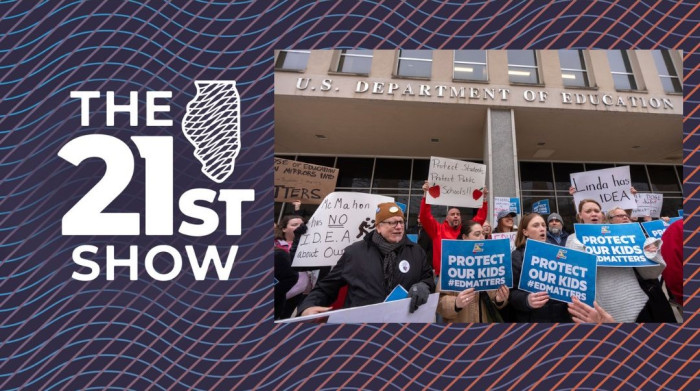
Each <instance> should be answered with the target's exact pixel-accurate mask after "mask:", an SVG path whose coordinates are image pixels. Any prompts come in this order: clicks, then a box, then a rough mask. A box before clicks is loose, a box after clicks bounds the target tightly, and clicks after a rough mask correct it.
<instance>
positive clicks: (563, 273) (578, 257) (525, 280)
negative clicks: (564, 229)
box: [518, 232, 596, 306]
mask: <svg viewBox="0 0 700 391" xmlns="http://www.w3.org/2000/svg"><path fill="white" fill-rule="evenodd" d="M577 233H578V232H577ZM595 278H596V258H595V256H593V255H590V254H586V253H584V252H582V251H576V250H572V249H569V248H561V247H560V246H555V245H553V244H549V243H545V242H538V241H535V240H530V239H528V240H527V244H526V245H525V256H524V257H523V268H522V271H521V273H520V284H519V286H518V289H520V290H523V291H526V292H532V293H537V292H547V294H548V295H549V297H550V298H551V299H554V300H559V301H563V302H566V303H571V297H572V296H576V297H577V298H578V299H579V300H581V301H582V302H584V303H586V304H588V305H590V306H593V300H595Z"/></svg>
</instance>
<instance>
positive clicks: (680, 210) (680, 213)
mask: <svg viewBox="0 0 700 391" xmlns="http://www.w3.org/2000/svg"><path fill="white" fill-rule="evenodd" d="M678 216H680V217H683V209H678Z"/></svg>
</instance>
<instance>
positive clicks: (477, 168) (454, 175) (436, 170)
mask: <svg viewBox="0 0 700 391" xmlns="http://www.w3.org/2000/svg"><path fill="white" fill-rule="evenodd" d="M485 181H486V166H485V165H483V164H478V163H472V162H464V161H461V160H455V159H447V158H443V157H435V156H431V157H430V169H429V170H428V184H429V185H430V189H429V190H428V194H427V195H426V197H425V202H426V203H428V204H430V205H447V206H461V207H465V208H480V207H481V205H482V204H483V202H484V200H483V191H484V183H485Z"/></svg>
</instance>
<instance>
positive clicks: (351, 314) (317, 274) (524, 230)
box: [274, 49, 683, 323]
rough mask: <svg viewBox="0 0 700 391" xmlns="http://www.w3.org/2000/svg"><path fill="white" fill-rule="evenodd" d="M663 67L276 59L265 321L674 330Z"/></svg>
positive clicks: (678, 104) (613, 61) (675, 60)
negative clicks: (666, 325)
mask: <svg viewBox="0 0 700 391" xmlns="http://www.w3.org/2000/svg"><path fill="white" fill-rule="evenodd" d="M681 56H682V54H681V53H680V52H679V51H675V50H349V49H348V50H345V49H343V50H278V51H276V52H275V75H274V77H275V167H274V174H275V183H274V188H275V192H274V194H275V207H274V220H275V232H276V238H277V239H276V241H275V254H276V258H275V259H276V262H275V287H274V289H275V308H276V309H278V308H279V312H278V311H276V313H275V320H276V321H278V322H297V321H309V322H329V323H334V322H340V323H345V322H350V323H372V322H384V320H383V319H389V320H387V321H388V322H396V323H406V322H408V323H411V322H415V323H425V322H428V323H430V322H436V323H452V322H457V323H492V322H545V323H551V322H565V323H567V322H578V323H590V322H602V321H606V322H624V323H633V322H682V289H681V290H679V288H678V281H681V284H682V278H683V272H682V263H681V266H680V267H679V266H678V262H679V259H673V260H666V259H665V256H664V255H663V254H669V257H675V258H678V256H677V255H673V254H677V253H674V251H677V250H674V249H681V252H680V253H681V254H682V239H681V238H680V237H679V236H673V235H671V234H669V235H666V238H665V239H664V234H665V232H666V230H667V228H668V227H670V226H672V225H673V224H674V223H675V222H677V221H680V223H679V224H682V214H683V213H682V212H683V193H682V179H683V172H682V160H683V150H682V143H681V138H682V112H683V99H682V98H683V95H682V94H683V93H682V88H681V85H682V80H681V78H682V57H681ZM381 205H392V206H391V208H393V209H396V212H392V214H389V215H387V214H385V213H384V212H385V211H384V210H383V209H382V207H381ZM290 221H293V222H298V221H301V222H302V223H300V224H298V225H297V224H296V223H293V224H292V225H289V222H290ZM277 254H279V262H278V257H277ZM360 254H363V255H360ZM680 258H682V256H681V257H680ZM369 259H372V261H368V260H369ZM367 262H369V263H367ZM404 262H405V263H404ZM671 263H673V265H671ZM278 265H279V269H278ZM418 270H420V271H421V273H417V271H418ZM278 271H279V273H278ZM428 274H430V275H431V277H430V278H428ZM278 300H279V303H278ZM416 311H419V315H416V314H415V312H416ZM381 312H384V313H387V314H388V313H391V314H392V315H391V317H387V316H379V315H377V313H381Z"/></svg>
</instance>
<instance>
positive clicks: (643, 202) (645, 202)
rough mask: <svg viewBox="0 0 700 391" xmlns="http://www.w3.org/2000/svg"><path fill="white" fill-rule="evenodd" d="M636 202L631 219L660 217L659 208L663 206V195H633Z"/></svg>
mask: <svg viewBox="0 0 700 391" xmlns="http://www.w3.org/2000/svg"><path fill="white" fill-rule="evenodd" d="M634 199H635V201H637V209H635V210H633V211H632V217H644V216H651V217H661V206H663V204H664V195H663V194H657V193H637V194H635V195H634Z"/></svg>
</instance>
